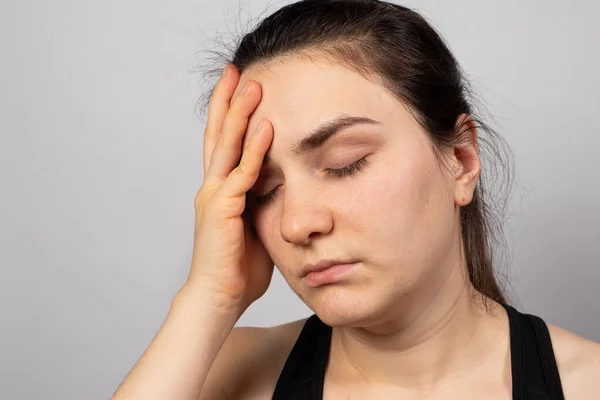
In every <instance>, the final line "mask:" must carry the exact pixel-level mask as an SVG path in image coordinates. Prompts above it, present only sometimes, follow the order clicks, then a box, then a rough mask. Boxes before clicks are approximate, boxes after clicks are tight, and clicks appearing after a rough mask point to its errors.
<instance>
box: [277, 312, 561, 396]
mask: <svg viewBox="0 0 600 400" xmlns="http://www.w3.org/2000/svg"><path fill="white" fill-rule="evenodd" d="M504 308H506V311H507V313H508V320H509V325H510V353H511V369H512V385H513V387H512V392H513V397H512V398H513V400H564V396H563V391H562V385H561V382H560V377H559V374H558V368H557V366H556V360H555V358H554V351H553V349H552V343H551V341H550V334H549V332H548V327H547V326H546V324H545V322H544V321H543V320H542V319H541V318H539V317H537V316H535V315H530V314H522V313H521V312H519V311H517V310H516V309H514V308H513V307H511V306H508V305H504ZM330 344H331V327H330V326H328V325H326V324H325V323H324V322H323V321H321V320H320V319H319V317H317V315H316V314H313V315H312V316H310V317H309V318H308V319H307V320H306V322H305V324H304V327H303V328H302V331H301V332H300V336H299V337H298V339H297V340H296V343H295V345H294V347H293V348H292V351H291V352H290V355H289V357H288V359H287V361H286V363H285V365H284V367H283V370H282V371H281V375H280V376H279V380H278V381H277V384H276V386H275V392H274V394H273V400H322V399H323V383H324V381H325V366H326V364H327V359H328V357H329V347H330Z"/></svg>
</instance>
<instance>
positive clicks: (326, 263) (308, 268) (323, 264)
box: [302, 259, 356, 278]
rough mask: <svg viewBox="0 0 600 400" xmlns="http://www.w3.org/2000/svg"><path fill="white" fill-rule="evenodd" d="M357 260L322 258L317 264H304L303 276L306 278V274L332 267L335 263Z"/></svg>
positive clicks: (349, 262) (348, 262)
mask: <svg viewBox="0 0 600 400" xmlns="http://www.w3.org/2000/svg"><path fill="white" fill-rule="evenodd" d="M355 262H356V261H354V260H331V259H326V260H320V261H319V262H318V263H316V264H310V263H308V264H304V267H303V268H302V278H304V277H305V276H306V275H308V273H309V272H315V271H323V270H324V269H327V268H329V267H332V266H334V265H340V264H354V263H355Z"/></svg>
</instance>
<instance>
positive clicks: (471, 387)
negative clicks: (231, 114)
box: [211, 57, 600, 399]
mask: <svg viewBox="0 0 600 400" xmlns="http://www.w3.org/2000/svg"><path fill="white" fill-rule="evenodd" d="M290 77H293V79H290ZM247 82H250V83H251V85H250V88H249V93H252V94H247V95H248V96H258V97H260V103H259V104H258V106H257V107H256V109H255V111H254V112H253V114H252V115H251V117H250V119H249V121H248V127H247V132H254V130H255V128H256V126H257V125H258V123H259V122H260V121H261V120H263V119H265V123H267V124H270V126H271V129H272V130H273V133H274V134H273V139H272V143H271V146H270V148H269V150H268V151H267V153H266V154H267V156H268V157H269V158H270V159H271V160H272V163H271V164H269V165H265V166H263V168H262V169H261V173H260V176H259V178H258V180H257V182H256V184H255V186H254V187H253V189H252V192H253V193H254V194H256V195H263V194H265V193H267V192H270V191H271V190H272V189H274V188H277V193H276V195H275V196H274V197H273V199H272V201H271V202H269V203H268V204H265V205H262V206H260V207H256V206H253V207H252V221H253V223H254V226H255V229H256V232H257V235H258V236H259V238H260V240H261V242H262V243H263V245H264V247H265V249H266V250H267V251H268V253H269V255H270V256H271V258H272V260H273V262H274V263H275V265H276V266H277V268H278V269H279V270H280V272H281V274H282V275H283V277H284V278H285V280H286V281H287V283H288V284H289V286H290V287H291V288H292V290H294V292H295V293H296V294H297V295H298V296H299V297H300V298H301V299H302V300H303V301H304V302H305V303H306V304H307V306H308V307H309V308H310V309H311V310H313V311H314V312H315V313H317V314H318V315H319V317H320V318H321V319H322V320H323V321H324V322H325V323H327V324H328V325H331V326H332V327H333V332H332V344H331V349H330V362H329V363H328V365H327V369H326V375H325V377H326V379H325V385H324V387H325V389H324V390H325V391H324V393H325V398H326V399H350V398H351V399H362V398H370V399H388V398H395V399H413V398H432V399H433V398H444V399H453V398H456V399H459V398H460V399H470V398H473V399H481V398H487V399H510V398H511V390H512V389H511V371H510V349H509V337H508V332H509V326H508V319H507V315H506V312H505V311H504V309H503V308H502V307H501V306H500V305H498V304H497V303H494V302H492V301H490V303H489V304H490V307H489V309H488V310H485V309H484V307H483V305H482V303H481V301H480V297H479V296H477V293H476V292H475V290H474V289H473V287H472V286H471V284H470V282H469V280H468V277H467V274H466V264H465V259H464V254H462V246H461V239H460V221H459V207H461V206H465V205H467V204H468V203H469V202H470V201H471V200H472V196H473V191H474V188H475V185H476V183H477V180H478V177H479V171H480V169H479V168H480V164H479V158H478V156H477V132H476V130H475V128H473V126H472V125H470V127H471V129H470V130H468V131H467V132H466V133H465V135H467V138H468V139H469V140H468V143H466V144H464V145H461V147H456V148H453V149H450V150H448V151H447V152H445V153H444V156H445V157H446V161H447V165H448V166H449V170H446V169H445V168H443V167H442V166H441V165H440V163H439V161H438V160H437V159H436V157H435V155H434V153H433V150H432V145H431V142H430V140H429V138H428V136H427V134H426V132H425V131H424V130H423V128H422V127H421V126H420V125H419V124H418V123H417V122H416V121H415V120H414V118H413V117H412V116H411V114H410V113H409V111H408V109H407V108H406V106H405V104H403V103H402V102H400V101H399V100H398V99H397V98H395V97H394V96H393V95H392V94H391V93H389V92H388V91H386V90H385V89H384V88H383V87H382V86H381V85H380V84H379V83H378V82H376V81H375V80H367V79H366V78H365V77H363V76H361V75H359V74H356V73H355V72H352V71H350V70H347V69H344V68H342V67H340V66H338V65H335V64H332V63H330V62H328V61H326V60H319V61H315V60H312V61H310V60H307V59H304V58H300V57H288V58H285V59H278V60H275V61H272V62H270V63H269V64H268V65H263V66H260V67H256V68H251V69H248V70H246V71H244V73H243V74H242V75H241V76H240V77H239V84H238V86H237V88H236V90H235V92H234V94H233V98H234V99H235V98H236V96H238V95H239V93H240V92H241V90H242V88H243V87H244V85H245V84H246V83H247ZM232 102H233V100H232ZM342 114H345V115H350V116H361V117H369V118H371V119H374V120H376V121H378V122H379V124H376V125H368V124H359V125H355V126H352V127H349V128H347V129H345V130H344V131H343V132H342V133H341V134H339V135H337V136H336V137H334V138H331V139H330V140H328V141H327V142H326V144H325V145H324V146H323V147H322V148H320V149H318V150H316V151H314V152H311V153H307V154H306V155H302V156H298V155H296V154H294V153H292V152H291V151H290V147H291V146H292V145H294V144H295V143H297V142H298V141H299V140H301V139H303V138H304V137H305V136H306V135H307V133H308V132H310V131H312V130H314V129H315V128H316V127H317V126H319V125H320V124H322V123H324V122H325V121H328V120H330V119H333V118H334V117H337V116H340V115H342ZM467 117H468V116H464V115H463V116H459V118H458V119H457V123H460V121H461V120H462V119H463V118H467ZM247 143H248V135H246V137H245V138H244V141H243V148H245V147H246V145H247ZM363 157H366V159H365V160H366V163H365V164H364V166H363V168H362V169H361V170H359V171H357V172H356V173H355V174H353V175H350V176H345V177H342V178H335V177H330V176H327V175H326V174H325V172H326V171H327V169H338V168H343V167H346V166H348V165H350V164H352V163H354V162H356V161H358V160H360V159H361V158H363ZM322 258H334V259H335V258H339V259H354V260H358V261H359V263H358V264H357V266H356V267H355V268H354V269H353V270H352V271H351V272H350V273H349V274H347V275H346V276H345V277H344V279H342V280H341V281H339V282H337V283H334V284H330V285H324V286H319V287H310V286H308V285H307V284H306V282H305V281H304V280H303V279H302V277H301V269H302V267H303V265H304V264H305V263H308V262H310V263H315V262H317V261H318V260H320V259H322ZM304 322H305V320H299V321H294V322H291V323H289V324H284V325H280V326H277V327H272V328H263V329H259V328H235V329H234V330H233V331H232V333H231V335H230V338H229V339H228V341H227V342H226V344H225V345H224V348H223V350H222V354H223V356H221V361H218V362H217V363H216V365H217V366H216V367H215V368H214V369H215V371H221V370H222V371H223V374H225V371H224V370H225V369H228V371H227V375H228V376H229V377H231V376H238V377H239V378H238V379H237V380H236V381H232V382H230V383H229V384H228V385H227V386H226V390H227V391H228V393H229V395H230V397H231V398H270V396H271V395H272V393H273V389H274V385H275V382H276V381H277V378H278V375H279V372H280V371H281V368H282V367H283V363H284V362H285V359H286V357H287V355H288V354H289V351H290V350H291V347H292V346H293V344H294V342H295V340H296V338H297V336H298V334H299V333H300V330H301V329H302V325H303V323H304ZM548 325H549V327H550V332H551V337H552V340H553V345H554V349H555V353H556V358H557V362H558V365H559V372H560V374H561V379H562V381H563V388H564V391H565V394H566V398H567V399H588V398H590V396H591V395H592V394H597V393H598V391H600V386H599V385H598V383H597V382H596V381H595V379H594V377H598V376H600V345H598V344H597V343H593V342H591V341H588V340H586V339H584V338H582V337H580V336H577V335H575V334H572V333H570V332H567V331H564V330H562V329H560V328H558V327H556V326H553V325H551V324H548ZM266 343H268V345H266ZM234 349H235V350H234ZM239 349H252V350H247V351H246V353H244V355H242V356H239V355H238V361H237V362H236V364H235V365H233V364H227V367H226V368H225V367H224V365H225V364H224V363H225V361H223V359H224V358H226V357H227V355H228V354H233V352H234V351H238V352H239ZM259 360H262V361H259ZM257 363H261V364H260V365H263V366H264V367H263V368H261V369H259V370H257V368H256V365H257ZM217 374H219V372H213V373H212V375H213V378H211V379H217V378H215V377H216V375H217ZM224 386H225V385H224Z"/></svg>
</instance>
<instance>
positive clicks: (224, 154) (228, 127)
mask: <svg viewBox="0 0 600 400" xmlns="http://www.w3.org/2000/svg"><path fill="white" fill-rule="evenodd" d="M260 96H261V90H260V84H258V83H257V82H254V81H252V80H250V81H248V87H247V88H246V90H245V92H242V93H240V95H239V96H237V97H236V98H235V99H234V101H233V103H232V105H231V108H230V109H229V111H228V112H227V115H226V116H225V121H224V123H223V132H222V133H221V135H220V136H219V139H218V140H217V143H216V144H215V148H214V150H213V154H212V155H211V158H210V165H209V167H208V171H207V173H206V176H205V180H208V181H213V182H223V181H225V179H227V176H229V174H230V173H231V171H232V170H233V168H235V167H236V166H237V164H238V163H239V161H240V155H241V153H242V142H243V138H244V134H245V132H246V129H247V127H248V119H249V118H250V115H251V114H252V112H253V111H254V110H255V109H256V106H257V105H258V103H259V101H260Z"/></svg>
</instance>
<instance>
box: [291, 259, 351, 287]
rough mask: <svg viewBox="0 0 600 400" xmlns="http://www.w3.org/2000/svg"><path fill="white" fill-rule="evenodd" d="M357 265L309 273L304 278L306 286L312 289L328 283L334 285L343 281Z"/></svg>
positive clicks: (339, 266) (341, 265) (339, 265)
mask: <svg viewBox="0 0 600 400" xmlns="http://www.w3.org/2000/svg"><path fill="white" fill-rule="evenodd" d="M356 264H357V263H353V264H338V265H334V266H332V267H329V268H327V269H324V270H323V271H315V272H309V273H308V275H306V276H305V277H304V278H302V279H303V280H304V281H305V282H306V284H307V285H308V286H310V287H317V286H321V285H325V284H327V283H334V282H337V281H339V280H340V279H342V278H343V277H344V276H345V275H346V274H347V273H348V271H350V270H351V269H352V268H353V267H355V266H356Z"/></svg>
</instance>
